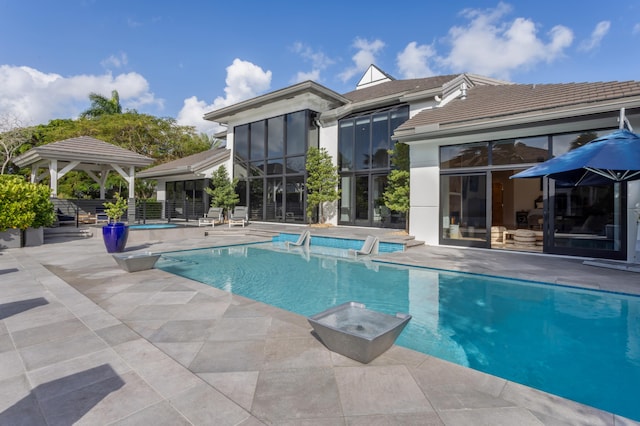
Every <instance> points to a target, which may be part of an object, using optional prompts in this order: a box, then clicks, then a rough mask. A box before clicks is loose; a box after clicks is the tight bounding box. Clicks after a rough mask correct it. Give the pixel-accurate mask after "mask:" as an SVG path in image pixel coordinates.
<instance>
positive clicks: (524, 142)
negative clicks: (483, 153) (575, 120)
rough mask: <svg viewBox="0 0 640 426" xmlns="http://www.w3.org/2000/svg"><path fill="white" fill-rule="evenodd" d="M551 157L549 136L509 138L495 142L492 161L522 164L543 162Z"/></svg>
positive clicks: (500, 163) (497, 163)
mask: <svg viewBox="0 0 640 426" xmlns="http://www.w3.org/2000/svg"><path fill="white" fill-rule="evenodd" d="M548 158H549V138H548V137H547V136H542V137H536V138H522V139H509V140H504V141H498V142H494V143H493V144H492V148H491V163H492V164H493V165H502V164H522V163H541V162H543V161H546V160H547V159H548Z"/></svg>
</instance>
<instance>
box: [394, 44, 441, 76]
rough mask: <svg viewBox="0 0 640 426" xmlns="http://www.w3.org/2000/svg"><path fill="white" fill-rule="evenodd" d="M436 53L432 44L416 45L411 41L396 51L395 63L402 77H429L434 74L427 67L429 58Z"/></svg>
mask: <svg viewBox="0 0 640 426" xmlns="http://www.w3.org/2000/svg"><path fill="white" fill-rule="evenodd" d="M435 54H436V51H435V49H434V48H433V46H429V45H426V44H422V45H418V43H416V42H415V41H412V42H411V43H409V44H408V45H407V47H405V48H404V50H403V51H402V52H400V53H398V56H397V63H398V69H399V70H400V74H401V75H402V78H421V77H430V76H432V75H434V74H435V72H433V70H431V68H430V67H429V63H428V62H429V59H431V58H432V57H434V56H435Z"/></svg>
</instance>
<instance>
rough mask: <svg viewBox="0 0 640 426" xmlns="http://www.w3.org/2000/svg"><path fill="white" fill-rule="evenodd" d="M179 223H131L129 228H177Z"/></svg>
mask: <svg viewBox="0 0 640 426" xmlns="http://www.w3.org/2000/svg"><path fill="white" fill-rule="evenodd" d="M177 227H178V225H175V224H172V223H143V224H139V225H129V229H134V230H135V229H169V228H177Z"/></svg>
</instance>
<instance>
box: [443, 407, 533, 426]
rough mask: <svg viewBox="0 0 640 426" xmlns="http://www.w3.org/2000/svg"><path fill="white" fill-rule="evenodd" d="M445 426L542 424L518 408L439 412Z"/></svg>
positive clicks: (524, 425) (531, 425)
mask: <svg viewBox="0 0 640 426" xmlns="http://www.w3.org/2000/svg"><path fill="white" fill-rule="evenodd" d="M439 414H440V418H441V419H442V420H443V421H444V423H445V424H446V425H456V426H467V425H468V426H477V425H518V426H542V425H544V423H542V422H541V421H540V420H539V419H537V418H536V417H535V416H534V415H533V414H531V412H530V411H528V410H525V409H523V408H520V407H507V408H493V409H462V410H451V411H444V412H443V411H441V412H439Z"/></svg>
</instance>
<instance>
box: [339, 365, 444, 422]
mask: <svg viewBox="0 0 640 426" xmlns="http://www.w3.org/2000/svg"><path fill="white" fill-rule="evenodd" d="M335 373H336V382H337V384H338V389H339V390H340V401H341V402H342V407H343V410H344V413H345V416H359V415H370V414H399V413H431V412H433V411H434V410H433V408H432V407H431V404H430V403H429V401H428V400H427V399H426V398H425V396H424V394H423V393H422V391H421V390H420V388H419V387H418V385H417V384H416V382H415V380H414V379H413V377H412V376H411V374H410V373H409V371H408V370H407V368H406V367H405V366H380V367H378V366H362V367H337V368H335ZM391 396H393V397H392V398H391Z"/></svg>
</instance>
